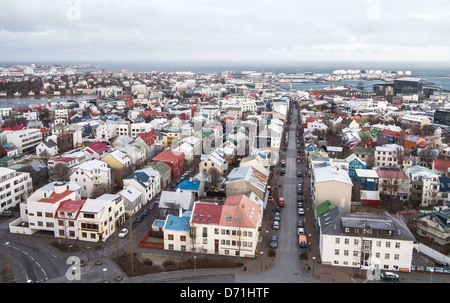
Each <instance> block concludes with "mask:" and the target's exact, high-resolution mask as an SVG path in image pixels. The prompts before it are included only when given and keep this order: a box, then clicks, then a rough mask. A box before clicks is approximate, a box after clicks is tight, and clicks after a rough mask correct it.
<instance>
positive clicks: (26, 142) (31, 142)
mask: <svg viewBox="0 0 450 303" xmlns="http://www.w3.org/2000/svg"><path fill="white" fill-rule="evenodd" d="M6 141H7V142H8V143H13V144H14V145H15V146H17V149H18V151H19V154H21V153H24V152H29V151H32V150H33V149H34V148H35V147H36V146H37V145H38V144H39V143H40V142H42V133H41V130H40V129H38V128H29V129H22V130H17V131H7V133H6Z"/></svg>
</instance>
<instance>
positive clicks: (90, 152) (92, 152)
mask: <svg viewBox="0 0 450 303" xmlns="http://www.w3.org/2000/svg"><path fill="white" fill-rule="evenodd" d="M108 151H109V147H108V146H107V145H106V144H104V143H102V142H100V141H97V142H94V143H91V144H89V145H88V146H86V147H85V148H83V153H84V154H85V155H86V159H88V160H92V159H97V160H100V159H101V158H103V157H104V156H106V154H107V153H108Z"/></svg>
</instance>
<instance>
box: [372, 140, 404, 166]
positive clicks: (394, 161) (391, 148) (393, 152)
mask: <svg viewBox="0 0 450 303" xmlns="http://www.w3.org/2000/svg"><path fill="white" fill-rule="evenodd" d="M403 155H404V149H403V147H402V146H400V145H397V144H385V145H382V146H376V147H375V152H374V160H375V166H377V167H379V166H388V167H397V168H402V167H403V162H404V160H405V159H403ZM399 162H402V163H399Z"/></svg>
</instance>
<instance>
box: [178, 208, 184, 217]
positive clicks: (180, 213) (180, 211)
mask: <svg viewBox="0 0 450 303" xmlns="http://www.w3.org/2000/svg"><path fill="white" fill-rule="evenodd" d="M182 216H183V210H182V209H181V208H180V209H179V210H178V217H180V218H181V217H182Z"/></svg>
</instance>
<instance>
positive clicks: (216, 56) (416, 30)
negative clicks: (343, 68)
mask: <svg viewBox="0 0 450 303" xmlns="http://www.w3.org/2000/svg"><path fill="white" fill-rule="evenodd" d="M449 15H450V3H447V2H446V1H440V0H432V1H428V2H427V5H423V3H420V2H418V1H414V2H409V1H395V2H392V1H391V2H388V1H384V0H367V1H356V0H345V1H340V2H332V1H320V2H316V3H311V2H306V1H300V2H299V1H289V0H286V1H278V2H273V1H270V2H269V1H258V2H253V1H252V2H250V1H239V2H238V1H234V0H232V1H227V2H217V3H216V2H215V3H211V2H210V1H204V0H196V1H180V0H169V1H164V2H162V3H161V2H150V3H149V2H148V1H141V0H133V1H126V2H123V1H85V0H61V1H56V0H39V1H29V0H22V1H10V2H6V3H3V9H2V11H1V12H0V39H2V50H0V58H1V59H2V60H1V61H3V62H5V61H19V60H21V61H48V60H56V61H58V60H59V61H61V60H80V61H83V60H88V61H95V60H112V61H128V60H200V61H203V60H231V61H233V60H272V61H277V60H300V61H308V60H312V61H329V60H331V61H333V60H334V61H348V60H352V61H367V60H368V61H417V60H420V61H450V56H449V54H450V45H449V41H448V39H446V28H448V23H449V22H450V21H449V20H450V19H449V18H447V17H448V16H449Z"/></svg>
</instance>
